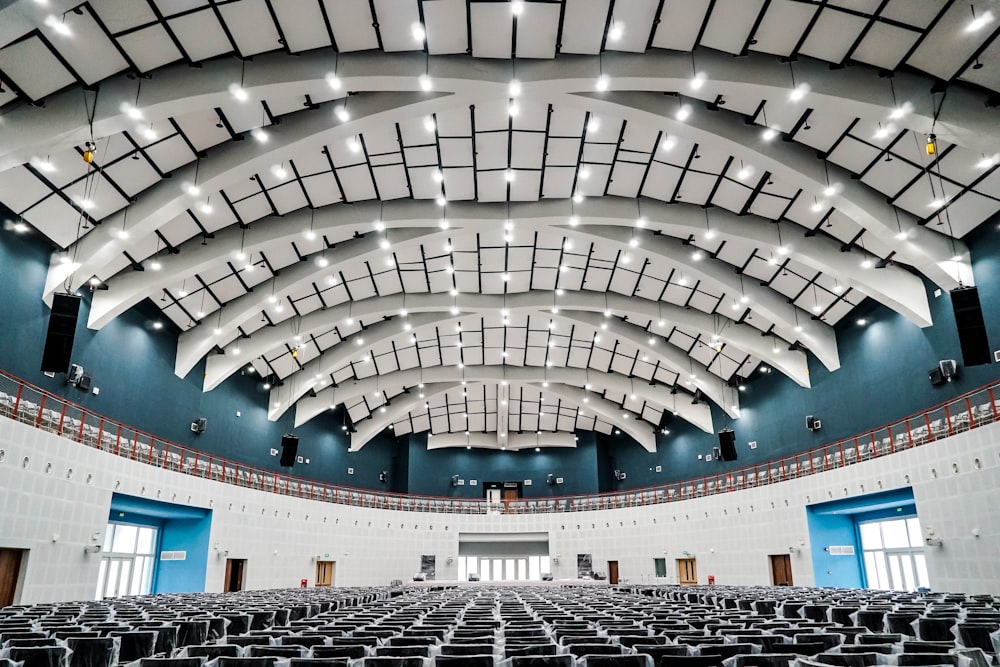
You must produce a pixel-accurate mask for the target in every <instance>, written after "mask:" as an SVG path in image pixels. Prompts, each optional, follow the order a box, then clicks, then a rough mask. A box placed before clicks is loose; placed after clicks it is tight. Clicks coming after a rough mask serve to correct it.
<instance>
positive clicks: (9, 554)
mask: <svg viewBox="0 0 1000 667" xmlns="http://www.w3.org/2000/svg"><path fill="white" fill-rule="evenodd" d="M23 555H24V552H23V551H22V550H20V549H0V607H7V606H10V605H12V604H14V596H15V595H16V594H17V580H18V578H20V576H21V557H22V556H23Z"/></svg>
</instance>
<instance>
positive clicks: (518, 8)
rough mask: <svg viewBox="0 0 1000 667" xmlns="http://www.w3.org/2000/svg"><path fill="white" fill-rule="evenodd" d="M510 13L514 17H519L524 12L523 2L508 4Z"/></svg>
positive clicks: (516, 1) (517, 1) (515, 0)
mask: <svg viewBox="0 0 1000 667" xmlns="http://www.w3.org/2000/svg"><path fill="white" fill-rule="evenodd" d="M510 11H511V13H512V14H513V15H514V16H520V15H521V12H523V11H524V2H522V0H514V1H513V2H511V3H510Z"/></svg>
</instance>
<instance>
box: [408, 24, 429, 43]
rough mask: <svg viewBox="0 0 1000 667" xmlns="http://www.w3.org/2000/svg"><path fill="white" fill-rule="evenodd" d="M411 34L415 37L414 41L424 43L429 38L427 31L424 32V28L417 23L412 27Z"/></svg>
mask: <svg viewBox="0 0 1000 667" xmlns="http://www.w3.org/2000/svg"><path fill="white" fill-rule="evenodd" d="M410 34H411V35H413V39H414V40H416V41H418V42H422V41H424V39H425V38H426V37H427V31H426V30H424V26H423V25H422V24H421V23H420V22H419V21H416V22H414V24H413V25H412V26H410Z"/></svg>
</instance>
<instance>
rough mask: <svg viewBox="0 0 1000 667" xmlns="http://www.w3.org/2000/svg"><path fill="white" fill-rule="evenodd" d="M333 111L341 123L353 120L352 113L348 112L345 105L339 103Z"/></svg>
mask: <svg viewBox="0 0 1000 667" xmlns="http://www.w3.org/2000/svg"><path fill="white" fill-rule="evenodd" d="M333 113H334V115H335V116H336V117H337V120H339V121H340V122H341V123H346V122H347V121H349V120H351V114H350V113H348V111H347V107H345V106H344V105H342V104H341V105H338V106H337V108H335V109H334V110H333Z"/></svg>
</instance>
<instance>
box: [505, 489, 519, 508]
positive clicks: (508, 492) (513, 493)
mask: <svg viewBox="0 0 1000 667" xmlns="http://www.w3.org/2000/svg"><path fill="white" fill-rule="evenodd" d="M516 500H517V489H504V490H503V508H504V510H505V511H506V512H507V513H510V511H511V509H510V504H511V503H512V502H514V501H516Z"/></svg>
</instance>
